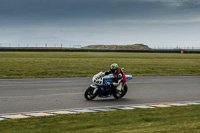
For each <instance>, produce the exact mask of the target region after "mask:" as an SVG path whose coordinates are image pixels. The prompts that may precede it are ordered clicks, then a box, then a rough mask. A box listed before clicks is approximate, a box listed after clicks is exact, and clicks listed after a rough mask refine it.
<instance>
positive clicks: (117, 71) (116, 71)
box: [105, 63, 126, 91]
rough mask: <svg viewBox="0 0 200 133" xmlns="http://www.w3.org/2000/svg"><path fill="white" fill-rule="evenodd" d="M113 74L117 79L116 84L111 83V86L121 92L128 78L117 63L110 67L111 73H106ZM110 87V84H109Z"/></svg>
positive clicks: (106, 73)
mask: <svg viewBox="0 0 200 133" xmlns="http://www.w3.org/2000/svg"><path fill="white" fill-rule="evenodd" d="M111 73H112V74H113V76H114V78H115V82H113V83H110V84H111V85H114V86H115V87H116V89H117V91H121V89H122V87H123V85H124V84H125V83H126V76H125V73H124V72H123V71H122V69H121V68H120V67H118V65H117V64H116V63H113V64H112V65H111V66H110V71H107V72H105V75H108V74H111ZM108 85H109V83H108Z"/></svg>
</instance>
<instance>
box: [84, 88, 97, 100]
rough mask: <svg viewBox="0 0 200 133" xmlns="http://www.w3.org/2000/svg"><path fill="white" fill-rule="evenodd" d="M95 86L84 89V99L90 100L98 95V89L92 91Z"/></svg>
mask: <svg viewBox="0 0 200 133" xmlns="http://www.w3.org/2000/svg"><path fill="white" fill-rule="evenodd" d="M94 90H95V88H93V87H91V86H90V87H89V88H88V89H87V90H86V91H85V99H87V100H92V99H94V98H95V97H96V96H97V95H98V90H97V91H96V92H95V93H94Z"/></svg>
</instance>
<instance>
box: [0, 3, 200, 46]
mask: <svg viewBox="0 0 200 133" xmlns="http://www.w3.org/2000/svg"><path fill="white" fill-rule="evenodd" d="M199 35H200V1H199V0H0V43H1V45H2V44H9V43H11V44H16V45H17V44H21V45H26V44H29V45H33V46H34V45H36V44H38V46H43V45H44V44H45V43H47V44H49V45H52V46H53V45H55V44H57V45H59V44H61V43H62V44H63V45H64V46H70V45H82V46H83V45H91V44H135V43H144V44H147V45H149V46H150V47H158V46H159V47H166V46H169V47H171V46H182V47H183V46H194V47H200V38H199Z"/></svg>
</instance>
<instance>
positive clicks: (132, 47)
mask: <svg viewBox="0 0 200 133" xmlns="http://www.w3.org/2000/svg"><path fill="white" fill-rule="evenodd" d="M82 48H84V49H109V50H148V49H151V48H149V47H148V46H147V45H144V44H131V45H89V46H85V47H82Z"/></svg>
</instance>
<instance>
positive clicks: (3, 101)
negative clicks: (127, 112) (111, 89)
mask: <svg viewBox="0 0 200 133" xmlns="http://www.w3.org/2000/svg"><path fill="white" fill-rule="evenodd" d="M91 83H92V81H91V78H89V77H82V78H41V79H1V80H0V114H8V113H18V112H32V111H44V110H59V109H72V108H85V107H99V106H115V105H130V104H145V103H164V102H179V101H199V100H200V76H172V77H170V76H156V77H153V76H149V77H133V79H132V80H130V81H128V82H127V85H128V87H129V88H128V89H129V90H128V93H127V94H126V95H125V97H124V98H122V99H119V100H116V99H114V98H113V97H110V98H96V99H94V100H92V101H87V100H85V98H84V92H85V90H86V89H87V88H88V87H89V85H90V84H91Z"/></svg>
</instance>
